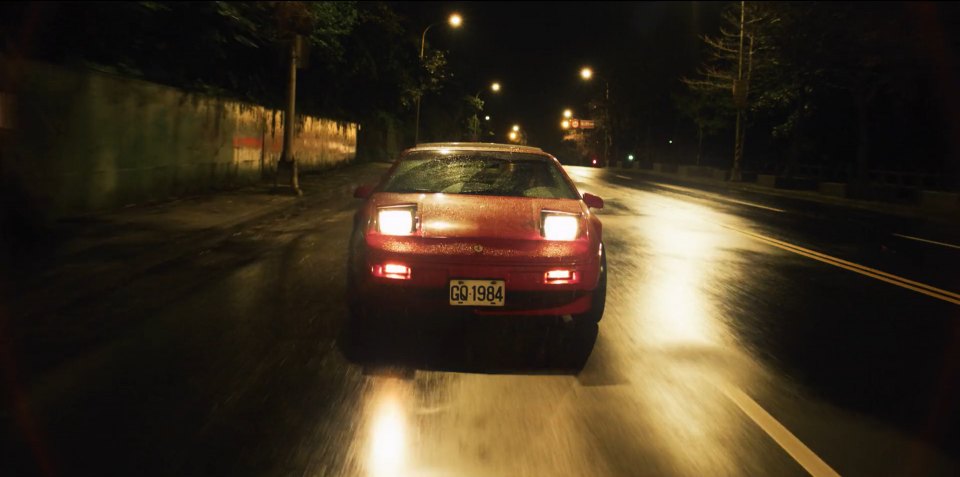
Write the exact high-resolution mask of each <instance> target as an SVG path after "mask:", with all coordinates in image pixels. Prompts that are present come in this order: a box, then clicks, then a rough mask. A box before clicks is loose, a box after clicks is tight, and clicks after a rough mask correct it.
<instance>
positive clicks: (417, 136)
mask: <svg viewBox="0 0 960 477" xmlns="http://www.w3.org/2000/svg"><path fill="white" fill-rule="evenodd" d="M436 25H439V23H433V24H431V25H429V26H427V27H426V28H424V29H423V34H422V35H420V65H421V66H423V50H424V47H425V45H426V44H427V30H429V29H431V28H433V27H434V26H436ZM422 96H423V91H417V119H416V122H415V124H416V126H414V127H415V130H414V133H413V144H414V145H417V144H418V143H420V98H421V97H422Z"/></svg>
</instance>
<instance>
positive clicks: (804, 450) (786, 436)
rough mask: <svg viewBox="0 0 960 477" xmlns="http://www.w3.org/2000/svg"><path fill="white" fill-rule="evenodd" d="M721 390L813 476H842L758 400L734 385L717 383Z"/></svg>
mask: <svg viewBox="0 0 960 477" xmlns="http://www.w3.org/2000/svg"><path fill="white" fill-rule="evenodd" d="M716 385H717V387H718V388H720V391H722V392H723V394H725V395H726V396H727V398H729V399H730V400H731V401H733V403H734V404H736V405H737V407H739V408H740V410H741V411H743V413H744V414H746V415H747V417H749V418H750V420H751V421H753V422H754V424H756V425H757V426H759V427H760V429H763V432H766V433H767V435H768V436H770V438H772V439H773V440H774V441H775V442H776V443H777V444H779V445H780V447H781V448H782V449H783V450H784V451H786V452H787V454H790V457H793V460H795V461H797V463H798V464H800V465H801V466H802V467H803V468H804V469H806V471H807V472H809V473H810V475H812V476H813V477H840V474H838V473H837V471H835V470H833V468H832V467H830V466H829V465H828V464H827V463H826V462H824V461H823V459H821V458H820V457H819V456H817V454H814V453H813V451H812V450H810V448H809V447H807V446H806V445H804V443H803V442H801V441H800V439H797V436H795V435H793V433H791V432H790V430H789V429H787V428H786V427H784V426H783V424H780V422H778V421H777V420H776V419H774V417H773V416H771V415H770V413H768V412H767V411H765V410H764V409H763V408H762V407H760V405H759V404H757V402H756V401H754V400H753V399H750V396H747V394H746V393H744V392H743V391H741V390H739V389H737V388H735V387H733V386H728V385H724V384H721V383H719V382H718V383H716Z"/></svg>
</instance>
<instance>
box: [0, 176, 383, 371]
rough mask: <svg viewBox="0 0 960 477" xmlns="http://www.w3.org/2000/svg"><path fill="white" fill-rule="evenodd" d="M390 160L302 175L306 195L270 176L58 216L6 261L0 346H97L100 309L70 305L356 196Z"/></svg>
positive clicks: (0, 289)
mask: <svg viewBox="0 0 960 477" xmlns="http://www.w3.org/2000/svg"><path fill="white" fill-rule="evenodd" d="M386 168H387V165H386V164H381V163H373V164H357V165H351V166H347V167H343V168H338V169H334V170H329V171H324V172H322V173H316V174H303V175H302V177H301V188H302V189H303V191H304V194H303V196H302V197H296V196H294V195H293V194H290V193H289V192H287V191H284V190H279V191H274V190H273V187H272V184H269V185H266V184H264V185H257V186H251V187H246V188H242V189H237V190H233V191H227V192H219V193H211V194H205V195H198V196H193V197H187V198H181V199H177V200H171V201H165V202H160V203H153V204H145V205H138V206H132V207H127V208H124V209H121V210H115V211H111V212H106V213H101V214H96V215H88V216H84V217H78V218H73V219H69V220H61V221H59V222H58V223H56V224H55V227H54V228H49V229H46V230H45V232H46V233H47V234H49V235H48V236H47V237H45V238H43V239H42V240H41V241H39V243H38V244H37V246H34V247H28V248H21V249H20V253H19V254H18V255H16V256H13V257H9V258H8V260H7V261H6V263H4V267H3V269H2V274H0V347H3V348H6V349H13V348H14V347H19V346H20V345H22V344H23V343H25V342H29V341H30V340H31V339H32V338H37V337H41V336H48V335H49V336H54V335H55V337H56V338H57V339H58V340H60V339H63V340H66V341H69V342H70V343H69V347H70V348H77V349H76V350H75V351H76V352H79V351H80V350H81V349H82V348H87V347H89V346H94V345H95V343H94V342H95V341H97V340H98V339H100V338H103V337H102V336H99V335H100V334H101V333H100V332H94V331H95V330H97V329H100V328H103V326H102V324H100V323H98V317H95V316H83V317H76V316H71V313H69V310H70V309H71V308H72V307H73V306H74V305H76V304H78V303H86V302H90V301H99V300H107V299H108V297H109V295H110V294H111V293H113V292H114V291H116V290H118V289H121V288H123V287H126V286H129V285H130V284H131V283H133V282H135V281H137V280H139V279H141V278H143V277H146V276H149V275H150V274H151V273H152V272H154V271H156V270H159V269H162V268H163V267H169V266H175V264H176V263H177V262H178V261H180V260H190V259H192V257H197V256H199V255H201V254H202V253H203V251H204V250H210V249H213V248H215V247H217V245H218V244H220V243H222V242H225V241H226V240H228V239H230V238H231V237H232V236H234V235H236V234H238V233H240V232H241V231H243V230H245V229H246V228H248V227H251V226H253V225H255V224H257V223H261V222H264V221H267V220H271V219H275V218H277V219H282V218H283V217H286V216H288V215H292V214H295V213H297V212H298V211H303V210H309V209H312V208H316V207H317V206H318V205H322V204H323V203H324V202H325V201H329V200H331V199H342V198H344V197H350V196H351V195H352V192H353V190H354V189H355V188H356V187H357V186H358V185H360V184H364V183H370V182H375V181H376V180H377V179H378V178H379V177H380V176H381V175H382V174H383V172H384V171H385V170H386ZM64 317H68V318H69V319H65V318H64ZM130 319H131V321H133V322H135V321H136V317H130ZM120 325H122V324H120ZM112 326H113V325H111V327H112ZM113 332H118V330H113ZM83 336H89V337H91V338H90V339H84V338H83ZM98 337H99V338H98ZM81 342H83V343H81ZM64 344H65V345H66V344H67V343H66V342H65V343H64ZM67 354H69V353H67ZM60 358H61V359H66V358H67V356H66V355H65V354H64V355H61V356H60ZM48 364H50V365H52V364H53V363H48Z"/></svg>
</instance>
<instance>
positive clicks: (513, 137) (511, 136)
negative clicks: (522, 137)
mask: <svg viewBox="0 0 960 477" xmlns="http://www.w3.org/2000/svg"><path fill="white" fill-rule="evenodd" d="M507 137H509V138H510V140H511V141H516V140H517V137H518V136H517V132H516V131H510V134H508V135H507Z"/></svg>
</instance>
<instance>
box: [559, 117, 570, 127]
mask: <svg viewBox="0 0 960 477" xmlns="http://www.w3.org/2000/svg"><path fill="white" fill-rule="evenodd" d="M560 127H561V128H563V129H570V120H569V119H564V120H563V121H560Z"/></svg>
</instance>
